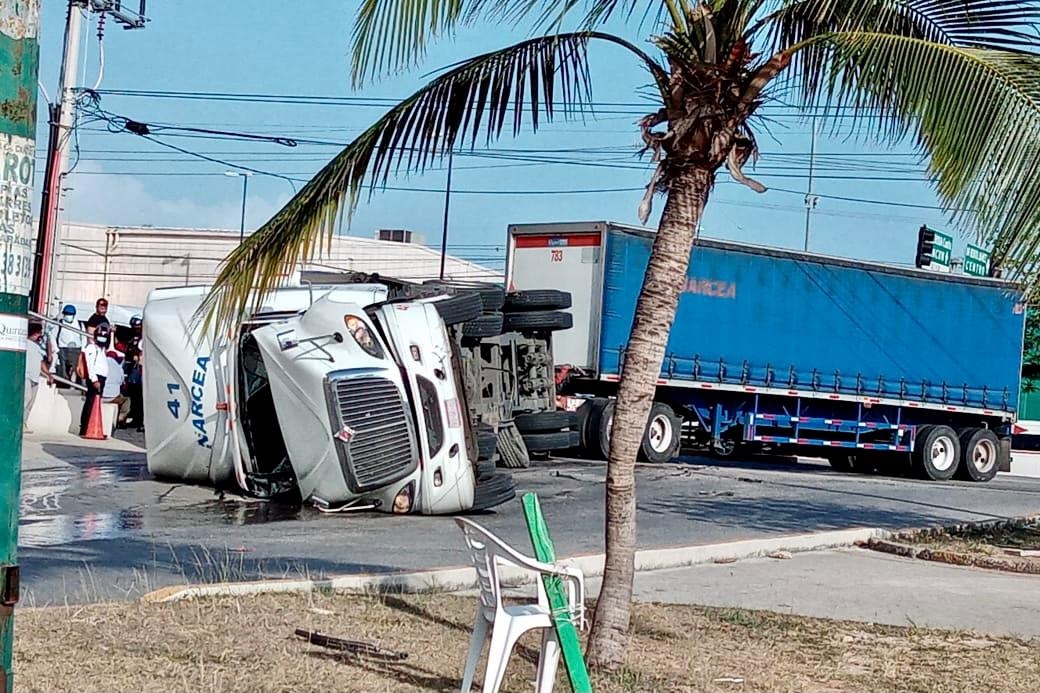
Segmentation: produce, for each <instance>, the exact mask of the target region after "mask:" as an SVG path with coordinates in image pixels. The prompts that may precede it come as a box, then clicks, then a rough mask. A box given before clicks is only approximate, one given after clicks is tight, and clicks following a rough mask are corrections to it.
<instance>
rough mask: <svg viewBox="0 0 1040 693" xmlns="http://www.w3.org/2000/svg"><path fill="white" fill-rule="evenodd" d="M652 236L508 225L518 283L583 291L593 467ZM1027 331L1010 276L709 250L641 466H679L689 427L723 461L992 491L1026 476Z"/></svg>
mask: <svg viewBox="0 0 1040 693" xmlns="http://www.w3.org/2000/svg"><path fill="white" fill-rule="evenodd" d="M653 240H654V232H653V231H650V230H647V229H642V228H637V227H631V226H624V225H620V224H613V223H609V222H580V223H560V224H521V225H514V226H510V228H509V243H508V251H507V270H506V271H507V281H508V283H509V286H510V287H511V288H512V289H516V290H525V289H545V288H555V289H563V290H565V291H569V292H570V293H571V294H572V297H573V305H572V308H571V310H572V312H573V314H574V327H573V329H571V330H570V331H568V332H566V333H561V334H560V335H559V336H558V337H557V340H556V342H555V345H554V353H555V356H556V365H557V387H558V392H557V394H558V396H559V397H561V398H562V400H561V401H563V402H564V403H566V404H567V405H568V406H569V407H570V408H577V409H578V412H579V419H580V422H581V429H582V430H581V437H582V447H583V448H585V450H586V451H587V452H589V453H592V454H594V455H598V456H605V455H606V453H607V452H608V445H609V437H610V436H609V433H610V426H611V422H612V411H613V397H614V396H615V394H616V389H617V383H618V381H619V380H620V377H621V372H622V368H623V365H624V356H625V349H626V344H627V340H628V335H629V332H630V330H631V325H632V319H633V316H634V313H635V305H636V300H637V297H638V295H639V291H640V288H641V286H642V281H643V276H644V274H645V272H646V266H647V263H648V260H649V256H650V251H651V247H652V244H653ZM1024 324H1025V304H1024V300H1023V296H1022V291H1021V289H1020V287H1018V286H1017V285H1015V284H1012V283H1009V282H1005V281H1000V280H997V279H987V278H977V277H969V276H965V275H955V274H944V273H939V272H935V271H929V270H918V269H911V268H907V267H902V266H893V265H885V264H880V263H872V262H861V261H856V260H849V259H844V258H836V257H830V256H824V255H817V254H811V253H803V252H796V251H791V250H786V249H778V248H767V247H762V246H753V245H747V244H739V243H732V242H724V241H716V240H709V239H699V240H698V241H697V242H696V244H695V246H694V249H693V252H692V254H691V259H690V265H689V269H688V271H687V276H686V279H685V281H684V284H683V292H682V295H681V298H680V301H679V307H678V310H677V313H676V316H675V321H674V323H673V325H672V329H671V333H670V336H669V340H668V346H667V349H666V354H665V358H664V362H663V364H662V368H661V373H660V377H659V379H658V381H657V392H656V396H655V403H654V405H653V409H652V411H651V414H650V418H649V421H648V423H647V428H646V432H645V435H644V438H643V442H642V446H641V455H642V457H643V458H644V459H646V460H648V461H653V462H661V461H666V460H668V459H671V458H672V457H674V456H675V455H676V454H677V453H678V450H679V446H680V443H681V441H682V438H683V433H684V431H685V432H687V433H690V434H692V435H693V437H694V438H695V440H696V441H697V442H699V443H701V444H704V445H707V446H708V447H709V449H710V450H711V451H712V452H713V453H714V454H716V455H719V456H723V457H725V456H731V455H735V454H738V453H739V452H741V451H745V452H747V451H754V450H756V449H760V448H761V447H763V446H766V447H770V448H773V449H782V450H789V451H793V452H798V453H801V454H806V455H814V456H819V457H824V458H826V459H828V460H829V461H830V462H831V464H832V465H833V466H834V467H835V468H837V469H839V470H842V471H852V470H855V471H875V470H880V469H882V468H883V469H886V470H887V469H896V468H899V467H908V468H912V469H913V470H915V471H916V472H917V473H918V474H919V475H920V476H922V477H924V478H928V479H933V480H946V479H950V478H953V477H954V476H957V477H960V478H964V479H969V480H973V481H989V480H990V479H992V478H993V477H994V476H995V475H996V474H997V472H998V471H1000V470H1004V471H1008V470H1009V468H1010V449H1011V447H1010V434H1011V425H1012V424H1013V423H1014V422H1015V421H1016V418H1017V407H1018V401H1019V380H1020V373H1021V365H1022V340H1023V334H1024Z"/></svg>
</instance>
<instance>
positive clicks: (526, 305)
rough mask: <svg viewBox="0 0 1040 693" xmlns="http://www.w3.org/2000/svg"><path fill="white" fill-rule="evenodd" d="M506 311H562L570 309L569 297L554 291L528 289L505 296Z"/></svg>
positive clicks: (561, 292) (564, 293)
mask: <svg viewBox="0 0 1040 693" xmlns="http://www.w3.org/2000/svg"><path fill="white" fill-rule="evenodd" d="M505 307H506V310H507V311H524V310H562V309H563V308H570V307H571V295H570V293H569V292H567V291H557V290H556V289H528V290H527V291H512V292H510V293H508V294H506V300H505Z"/></svg>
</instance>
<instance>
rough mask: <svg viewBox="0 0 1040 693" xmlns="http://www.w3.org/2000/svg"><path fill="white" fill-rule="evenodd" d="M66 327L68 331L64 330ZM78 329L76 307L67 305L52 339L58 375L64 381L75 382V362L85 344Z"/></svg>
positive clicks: (62, 310) (62, 311)
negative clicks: (55, 347)
mask: <svg viewBox="0 0 1040 693" xmlns="http://www.w3.org/2000/svg"><path fill="white" fill-rule="evenodd" d="M66 327H68V329H65V328H66ZM78 329H79V325H77V324H76V306H74V305H72V304H68V303H67V304H65V307H64V308H62V309H61V324H60V325H59V326H58V333H57V334H56V335H55V337H54V341H55V343H56V344H57V346H58V364H59V365H58V375H60V376H61V377H62V378H65V379H66V380H72V381H75V380H76V362H77V361H79V353H80V352H81V351H83V346H84V344H85V342H86V340H85V338H84V337H83V335H82V334H81V333H80V332H78V331H77V330H78Z"/></svg>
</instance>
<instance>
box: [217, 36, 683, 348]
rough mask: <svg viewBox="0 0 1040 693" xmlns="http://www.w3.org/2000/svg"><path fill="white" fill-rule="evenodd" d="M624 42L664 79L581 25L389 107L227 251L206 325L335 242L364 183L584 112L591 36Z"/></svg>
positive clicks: (489, 58) (486, 58)
mask: <svg viewBox="0 0 1040 693" xmlns="http://www.w3.org/2000/svg"><path fill="white" fill-rule="evenodd" d="M593 39H596V40H602V41H606V42H609V43H612V44H615V45H620V46H623V47H625V48H627V49H629V51H631V52H633V53H635V54H636V55H637V56H638V57H639V58H641V59H642V60H643V62H644V64H645V65H646V66H647V68H648V69H650V70H651V71H652V72H654V73H655V75H656V78H657V80H658V82H659V83H660V82H661V81H662V80H666V79H667V77H666V76H665V74H664V72H663V70H662V68H661V67H660V66H658V65H657V64H656V63H654V62H653V60H652V59H651V58H650V57H649V56H647V55H646V54H645V53H643V52H642V51H640V50H639V49H638V48H636V47H635V46H633V45H631V44H630V43H628V42H627V41H625V40H623V39H620V38H618V37H616V36H612V35H610V34H603V33H597V32H591V33H590V32H582V33H570V34H559V35H555V36H544V37H540V38H536V39H531V40H528V41H523V42H521V43H519V44H516V45H513V46H510V47H508V48H504V49H502V50H498V51H494V52H491V53H486V54H484V55H480V56H477V57H475V58H471V59H470V60H467V61H465V62H463V63H460V64H459V65H457V66H455V67H453V68H452V69H450V70H448V71H446V72H445V73H443V74H442V75H441V76H439V77H437V78H436V79H434V80H433V81H432V82H430V83H429V84H428V85H426V86H425V87H423V88H422V89H420V90H419V91H417V92H416V93H414V94H412V95H411V96H410V97H408V98H407V99H405V100H404V101H402V102H401V103H400V104H398V105H397V106H395V107H394V108H392V109H390V111H388V112H387V113H386V114H385V115H384V116H383V117H382V118H380V119H379V120H378V121H376V123H375V124H373V125H372V126H371V127H369V128H368V129H367V130H365V132H363V133H362V134H361V135H360V136H359V137H358V138H357V139H355V140H354V141H353V142H352V143H351V144H350V145H348V146H347V147H346V148H345V149H344V150H343V151H342V152H340V154H339V155H337V156H336V157H335V158H334V159H333V160H332V161H330V162H329V163H328V164H327V165H326V166H325V167H324V168H322V169H321V170H320V171H319V172H318V173H317V174H316V175H315V176H314V177H313V178H312V179H311V180H310V181H309V182H308V183H307V184H306V185H305V186H304V187H303V188H302V189H301V190H300V191H299V192H298V193H297V194H296V195H295V196H294V197H293V198H292V199H291V200H290V201H289V202H288V204H286V205H285V207H283V208H282V209H281V210H280V211H279V212H278V213H277V214H275V216H274V217H272V218H271V219H270V220H269V221H268V222H267V223H266V224H264V225H263V226H262V227H260V228H259V229H258V230H257V231H256V232H255V233H253V234H252V235H251V236H250V237H249V238H247V239H246V240H245V242H243V243H242V244H240V245H239V246H238V247H237V248H236V249H235V250H234V251H232V252H231V254H230V255H229V256H228V257H227V259H226V261H225V263H224V265H223V266H222V268H221V270H220V273H219V275H218V277H217V279H216V281H215V284H214V288H213V290H212V291H211V292H210V294H209V296H208V297H207V299H206V301H205V302H204V304H203V306H202V307H201V308H200V313H199V317H202V318H203V320H204V323H205V324H204V327H205V328H208V327H209V326H211V325H214V324H216V325H226V324H229V322H230V321H232V320H234V319H236V318H238V317H240V316H242V315H243V314H245V313H247V312H248V311H249V310H250V309H255V308H256V307H257V306H258V305H259V302H260V301H261V300H262V299H263V297H264V296H265V295H266V294H268V293H269V292H270V291H271V290H272V289H273V288H276V286H277V284H278V281H279V277H280V276H286V275H288V274H289V273H291V272H292V270H293V268H294V267H295V266H297V264H298V263H299V262H301V261H305V260H308V259H311V258H312V257H314V256H315V255H318V254H320V253H321V252H322V251H323V250H325V249H326V248H328V246H329V244H330V243H331V240H332V234H333V232H334V230H335V228H336V226H337V223H336V222H337V221H338V220H339V215H341V214H346V215H347V217H349V216H350V215H351V214H352V212H353V210H354V209H355V207H356V206H357V204H358V201H359V199H360V195H361V193H362V191H363V190H364V189H365V188H367V189H368V191H369V194H372V192H374V191H375V190H376V189H378V188H379V187H380V186H383V185H385V184H386V182H387V179H388V177H389V176H390V175H391V173H397V172H401V171H407V172H421V171H423V170H425V168H426V167H427V166H428V165H429V164H430V163H431V162H432V161H434V160H438V159H441V158H442V157H443V156H444V155H445V154H447V152H449V151H452V150H453V149H454V148H455V147H456V145H457V144H458V143H459V142H464V141H465V140H467V139H468V140H469V145H470V146H471V147H472V146H475V145H476V143H477V139H478V137H480V136H481V134H483V137H484V141H485V143H488V144H489V143H491V142H492V141H494V140H496V139H497V138H499V137H500V136H501V134H502V131H503V129H504V128H505V126H506V123H507V122H508V120H509V119H510V117H511V118H512V131H513V134H514V135H515V134H517V133H518V132H520V130H521V128H522V127H523V125H524V117H525V114H526V115H529V116H530V126H531V129H532V130H533V131H536V130H537V129H538V125H539V124H540V119H542V118H544V119H545V120H547V121H551V120H553V119H554V118H555V117H557V115H563V116H564V117H566V116H573V115H580V114H582V113H584V112H585V107H586V105H587V104H588V103H589V100H590V94H591V85H590V83H589V72H588V64H587V54H586V53H587V46H588V43H589V41H590V40H593Z"/></svg>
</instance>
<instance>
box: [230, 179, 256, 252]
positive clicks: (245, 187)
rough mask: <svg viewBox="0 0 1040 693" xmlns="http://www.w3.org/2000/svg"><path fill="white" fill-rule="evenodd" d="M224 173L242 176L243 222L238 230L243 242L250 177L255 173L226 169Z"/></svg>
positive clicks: (240, 239) (239, 239)
mask: <svg viewBox="0 0 1040 693" xmlns="http://www.w3.org/2000/svg"><path fill="white" fill-rule="evenodd" d="M224 175H225V176H229V177H231V178H237V177H241V178H242V223H241V225H240V226H239V231H238V242H239V243H241V242H242V241H243V240H245V237H246V191H247V190H248V189H249V177H250V176H252V175H253V174H252V173H251V172H249V171H224Z"/></svg>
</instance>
